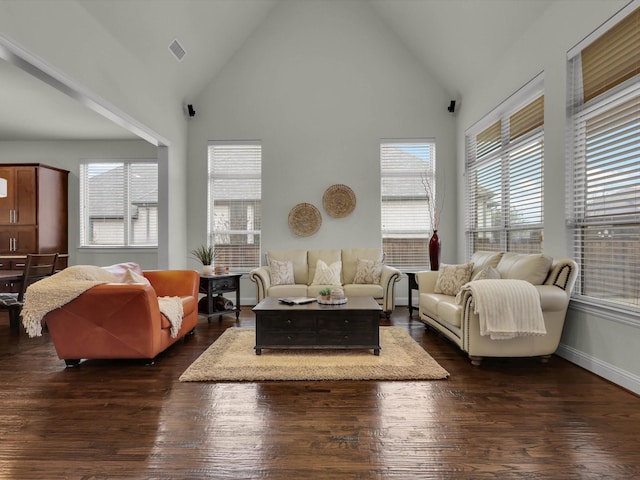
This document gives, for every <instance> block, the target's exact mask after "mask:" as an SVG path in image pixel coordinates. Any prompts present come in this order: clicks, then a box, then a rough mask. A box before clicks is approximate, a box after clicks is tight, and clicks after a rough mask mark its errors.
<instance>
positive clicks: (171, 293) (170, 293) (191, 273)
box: [142, 270, 200, 299]
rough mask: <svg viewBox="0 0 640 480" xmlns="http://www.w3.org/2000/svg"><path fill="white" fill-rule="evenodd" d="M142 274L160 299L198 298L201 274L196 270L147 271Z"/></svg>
mask: <svg viewBox="0 0 640 480" xmlns="http://www.w3.org/2000/svg"><path fill="white" fill-rule="evenodd" d="M142 273H143V275H144V276H145V277H146V278H147V280H149V282H150V283H151V286H152V287H153V289H154V290H155V292H156V295H157V296H158V297H194V298H196V299H197V298H198V290H199V287H200V274H198V272H196V271H195V270H146V271H144V272H142Z"/></svg>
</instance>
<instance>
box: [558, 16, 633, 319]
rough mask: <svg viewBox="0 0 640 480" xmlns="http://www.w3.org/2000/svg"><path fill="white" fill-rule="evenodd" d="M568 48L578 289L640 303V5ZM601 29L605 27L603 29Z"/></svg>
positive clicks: (605, 301)
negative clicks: (579, 45)
mask: <svg viewBox="0 0 640 480" xmlns="http://www.w3.org/2000/svg"><path fill="white" fill-rule="evenodd" d="M603 28H606V31H604V32H601V31H597V32H595V33H596V34H595V35H594V36H593V38H595V40H593V41H592V42H591V43H589V44H588V45H583V46H582V49H581V50H578V51H577V52H575V51H574V52H571V53H570V55H569V58H568V62H569V79H570V91H569V96H568V99H569V107H568V111H569V115H570V119H571V121H570V127H569V133H568V135H567V138H568V142H569V143H568V155H567V172H568V175H567V194H568V198H567V202H566V203H567V210H568V211H567V217H568V224H569V228H570V231H571V238H570V240H571V249H572V252H573V256H574V258H575V259H576V261H577V262H578V264H579V266H580V272H581V275H580V277H579V280H578V282H577V285H576V288H575V295H576V296H577V297H578V298H581V299H583V300H585V301H588V302H590V303H595V304H601V305H615V306H616V307H618V308H619V307H622V308H629V309H632V310H635V311H637V309H638V307H640V274H639V273H638V272H640V8H635V10H630V11H629V13H628V14H627V15H626V16H624V17H623V18H622V19H621V20H620V21H619V22H618V23H617V24H615V25H613V26H610V25H609V26H607V27H603ZM600 30H602V29H600Z"/></svg>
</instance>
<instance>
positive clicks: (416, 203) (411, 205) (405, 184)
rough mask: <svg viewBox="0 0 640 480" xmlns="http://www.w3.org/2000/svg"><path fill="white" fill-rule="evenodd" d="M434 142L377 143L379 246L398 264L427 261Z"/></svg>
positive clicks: (408, 265) (419, 264) (432, 212)
mask: <svg viewBox="0 0 640 480" xmlns="http://www.w3.org/2000/svg"><path fill="white" fill-rule="evenodd" d="M435 168H436V145H435V142H433V141H426V140H418V141H400V140H389V141H383V142H381V144H380V170H381V193H382V202H381V205H382V212H381V213H382V215H381V217H382V248H383V251H384V253H385V260H386V263H388V264H389V265H393V266H394V267H397V268H418V267H419V268H425V267H427V266H428V265H429V248H428V243H429V238H430V236H431V234H432V232H433V228H434V223H436V222H437V220H436V218H434V217H435V215H436V212H437V210H438V208H436V207H439V208H440V209H441V207H442V205H435V204H436V203H437V202H436V199H437V196H436V195H435V193H436V189H435V187H436V186H435Z"/></svg>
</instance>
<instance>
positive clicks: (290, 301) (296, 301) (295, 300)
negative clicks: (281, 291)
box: [278, 297, 316, 305]
mask: <svg viewBox="0 0 640 480" xmlns="http://www.w3.org/2000/svg"><path fill="white" fill-rule="evenodd" d="M278 301H279V302H280V303H285V304H287V305H304V304H305V303H312V302H315V301H316V299H315V298H312V297H284V298H279V299H278Z"/></svg>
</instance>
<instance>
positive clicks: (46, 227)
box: [0, 163, 69, 255]
mask: <svg viewBox="0 0 640 480" xmlns="http://www.w3.org/2000/svg"><path fill="white" fill-rule="evenodd" d="M68 175H69V172H68V171H66V170H61V169H59V168H54V167H50V166H48V165H43V164H39V163H34V164H6V163H5V164H1V165H0V178H5V179H6V180H7V196H6V197H5V198H0V254H12V255H19V254H26V253H68V239H67V235H68V234H67V225H68V217H67V209H68V199H67V195H68V194H67V191H68V190H67V188H68V187H67V182H68Z"/></svg>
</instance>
